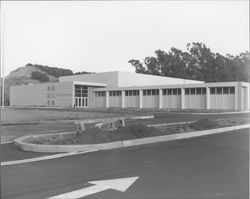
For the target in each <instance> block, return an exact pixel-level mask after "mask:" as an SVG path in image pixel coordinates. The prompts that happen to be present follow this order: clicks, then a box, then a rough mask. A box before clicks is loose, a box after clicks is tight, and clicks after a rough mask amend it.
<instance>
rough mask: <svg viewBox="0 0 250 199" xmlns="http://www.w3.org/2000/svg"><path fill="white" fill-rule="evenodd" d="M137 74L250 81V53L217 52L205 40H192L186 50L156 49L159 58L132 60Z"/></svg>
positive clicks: (208, 80)
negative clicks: (222, 53)
mask: <svg viewBox="0 0 250 199" xmlns="http://www.w3.org/2000/svg"><path fill="white" fill-rule="evenodd" d="M129 63H130V64H131V65H132V66H134V67H135V72H136V73H143V74H152V75H160V76H168V77H177V78H185V79H193V80H201V81H205V82H222V81H244V82H250V65H249V64H250V53H249V52H244V53H241V54H240V55H237V56H233V55H230V54H227V55H226V56H223V55H221V54H219V53H214V52H212V51H211V50H210V48H208V47H207V46H206V45H205V44H203V43H188V44H187V51H185V52H183V51H181V50H179V49H177V48H174V47H172V48H171V49H170V51H168V52H165V51H163V50H156V51H155V57H146V58H145V59H144V60H143V62H140V60H135V59H132V60H129Z"/></svg>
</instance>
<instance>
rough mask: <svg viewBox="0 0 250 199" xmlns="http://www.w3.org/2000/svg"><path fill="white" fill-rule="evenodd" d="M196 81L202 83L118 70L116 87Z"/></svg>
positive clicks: (190, 81)
mask: <svg viewBox="0 0 250 199" xmlns="http://www.w3.org/2000/svg"><path fill="white" fill-rule="evenodd" d="M128 80H129V81H128ZM196 83H203V82H202V81H195V80H187V79H180V78H172V77H162V76H156V75H145V74H138V73H129V72H120V71H119V72H118V87H132V86H154V85H174V84H196Z"/></svg>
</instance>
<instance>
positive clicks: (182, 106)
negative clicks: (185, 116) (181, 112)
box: [181, 88, 185, 109]
mask: <svg viewBox="0 0 250 199" xmlns="http://www.w3.org/2000/svg"><path fill="white" fill-rule="evenodd" d="M181 109H185V89H184V88H181Z"/></svg>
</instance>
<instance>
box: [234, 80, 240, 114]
mask: <svg viewBox="0 0 250 199" xmlns="http://www.w3.org/2000/svg"><path fill="white" fill-rule="evenodd" d="M238 97H239V91H238V83H236V85H235V87H234V110H238V109H239V108H238Z"/></svg>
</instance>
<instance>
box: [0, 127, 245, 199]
mask: <svg viewBox="0 0 250 199" xmlns="http://www.w3.org/2000/svg"><path fill="white" fill-rule="evenodd" d="M248 159H249V129H244V130H238V131H234V132H226V133H222V134H218V135H210V136H204V137H200V138H194V139H188V140H179V141H173V142H165V143H158V144H151V145H144V146H138V147H131V148H127V149H116V150H109V151H99V152H94V153H89V154H82V155H77V156H70V157H66V158H59V159H53V160H47V161H41V162H33V163H28V164H20V165H13V166H2V167H1V178H2V179H1V186H2V190H1V194H2V195H1V196H2V199H5V198H6V199H7V198H8V199H40V198H46V197H50V196H54V195H58V194H61V193H66V192H69V191H73V190H77V189H80V188H83V187H88V186H93V185H89V184H86V182H87V181H92V180H104V179H112V178H121V177H132V176H139V179H138V180H137V181H136V182H135V183H134V184H133V185H132V186H131V187H130V188H129V189H128V190H127V191H126V192H124V193H122V192H118V191H115V190H107V191H104V192H100V193H97V194H95V195H92V196H88V197H86V198H89V199H90V198H93V199H94V198H95V199H98V198H100V199H117V198H119V199H123V198H124V199H125V198H126V199H162V198H164V199H167V198H169V199H182V198H183V199H184V198H185V199H201V198H202V199H215V198H218V199H223V198H225V199H230V198H231V199H241V198H242V199H243V198H244V199H245V198H248V185H249V184H248V177H249V175H248V173H249V172H248V167H249V162H248Z"/></svg>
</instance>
